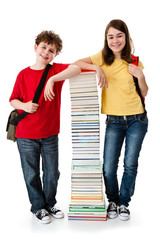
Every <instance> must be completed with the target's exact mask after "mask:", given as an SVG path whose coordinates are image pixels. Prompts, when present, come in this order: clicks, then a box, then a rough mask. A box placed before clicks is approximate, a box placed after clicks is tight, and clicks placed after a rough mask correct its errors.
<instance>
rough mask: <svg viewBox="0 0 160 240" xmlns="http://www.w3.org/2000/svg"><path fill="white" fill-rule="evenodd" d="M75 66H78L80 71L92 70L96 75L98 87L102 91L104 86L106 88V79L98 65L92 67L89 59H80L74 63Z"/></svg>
mask: <svg viewBox="0 0 160 240" xmlns="http://www.w3.org/2000/svg"><path fill="white" fill-rule="evenodd" d="M74 64H75V65H77V66H79V67H80V68H81V69H82V70H94V71H96V73H97V77H98V85H99V86H100V87H101V88H102V89H103V88H104V87H105V86H106V87H108V81H107V77H106V75H105V73H104V71H103V70H102V68H101V67H100V66H98V65H94V64H93V63H92V61H91V58H90V57H87V58H83V59H80V60H78V61H76V62H74Z"/></svg>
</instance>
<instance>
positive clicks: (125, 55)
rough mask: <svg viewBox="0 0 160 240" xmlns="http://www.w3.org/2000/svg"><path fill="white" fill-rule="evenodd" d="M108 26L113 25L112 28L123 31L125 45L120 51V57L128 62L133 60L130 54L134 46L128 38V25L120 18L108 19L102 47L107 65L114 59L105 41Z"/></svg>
mask: <svg viewBox="0 0 160 240" xmlns="http://www.w3.org/2000/svg"><path fill="white" fill-rule="evenodd" d="M110 27H113V28H115V29H117V30H119V31H121V32H123V33H125V36H126V45H125V46H124V48H123V50H122V52H121V59H123V60H125V61H126V62H128V63H131V62H134V61H133V60H132V59H131V55H132V51H134V47H133V42H132V40H131V38H130V34H129V30H128V27H127V25H126V24H125V23H124V22H123V21H122V20H119V19H115V20H112V21H110V22H109V24H108V25H107V27H106V30H105V40H104V47H103V49H102V54H103V58H104V62H105V63H106V64H108V65H111V64H112V63H113V61H114V59H115V57H114V54H113V52H112V50H111V49H110V48H109V47H108V42H107V34H108V30H109V28H110Z"/></svg>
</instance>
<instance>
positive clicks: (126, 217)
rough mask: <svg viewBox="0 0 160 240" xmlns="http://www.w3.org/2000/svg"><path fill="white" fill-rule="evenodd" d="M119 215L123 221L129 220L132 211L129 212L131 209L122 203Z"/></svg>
mask: <svg viewBox="0 0 160 240" xmlns="http://www.w3.org/2000/svg"><path fill="white" fill-rule="evenodd" d="M118 216H119V218H120V219H121V220H122V221H127V220H129V219H130V212H129V209H128V208H127V207H126V206H124V205H121V206H120V207H119V208H118Z"/></svg>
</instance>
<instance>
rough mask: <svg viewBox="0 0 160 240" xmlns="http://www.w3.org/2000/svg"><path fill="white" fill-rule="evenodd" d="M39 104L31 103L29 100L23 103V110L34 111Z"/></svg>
mask: <svg viewBox="0 0 160 240" xmlns="http://www.w3.org/2000/svg"><path fill="white" fill-rule="evenodd" d="M38 108H39V105H38V104H37V103H33V102H32V101H29V102H27V103H23V110H24V111H25V112H28V113H34V112H36V111H37V110H38Z"/></svg>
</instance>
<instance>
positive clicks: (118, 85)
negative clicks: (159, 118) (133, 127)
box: [90, 51, 144, 116]
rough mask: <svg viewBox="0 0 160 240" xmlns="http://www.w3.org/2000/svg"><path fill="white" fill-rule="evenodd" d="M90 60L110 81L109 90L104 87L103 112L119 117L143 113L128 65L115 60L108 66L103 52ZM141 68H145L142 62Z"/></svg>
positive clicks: (120, 60)
mask: <svg viewBox="0 0 160 240" xmlns="http://www.w3.org/2000/svg"><path fill="white" fill-rule="evenodd" d="M90 58H91V61H92V63H93V64H95V65H99V66H101V68H102V69H103V71H104V73H105V74H106V76H107V80H108V88H106V87H104V88H103V90H102V107H101V112H102V113H104V114H108V115H117V116H127V115H134V114H140V113H143V112H144V109H143V106H142V103H141V99H140V97H139V95H138V93H137V91H136V87H135V83H134V80H133V76H132V75H131V74H130V73H128V63H127V62H126V61H124V60H122V59H115V60H114V62H113V63H112V64H111V65H107V64H106V63H105V62H104V61H103V56H102V51H101V52H99V53H98V54H96V55H93V56H91V57H90ZM139 66H140V67H141V68H143V64H142V63H141V62H139Z"/></svg>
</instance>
